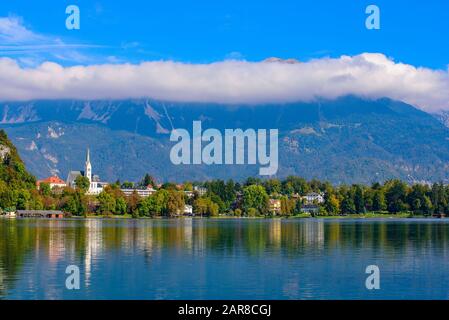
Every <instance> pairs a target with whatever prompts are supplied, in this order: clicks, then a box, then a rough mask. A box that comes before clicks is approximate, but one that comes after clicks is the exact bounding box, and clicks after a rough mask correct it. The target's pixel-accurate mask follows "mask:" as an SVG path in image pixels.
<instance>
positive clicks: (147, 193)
mask: <svg viewBox="0 0 449 320" xmlns="http://www.w3.org/2000/svg"><path fill="white" fill-rule="evenodd" d="M120 190H121V191H122V192H123V193H124V194H125V196H130V195H132V194H133V193H134V191H136V192H137V194H138V195H139V197H142V198H146V197H149V196H151V195H152V194H153V193H155V192H156V190H154V189H153V188H152V187H151V186H148V187H146V188H145V189H120Z"/></svg>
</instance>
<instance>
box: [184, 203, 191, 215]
mask: <svg viewBox="0 0 449 320" xmlns="http://www.w3.org/2000/svg"><path fill="white" fill-rule="evenodd" d="M184 214H186V215H192V214H193V207H192V206H191V205H189V204H186V205H184Z"/></svg>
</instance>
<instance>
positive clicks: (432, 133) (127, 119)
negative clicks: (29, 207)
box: [0, 97, 449, 184]
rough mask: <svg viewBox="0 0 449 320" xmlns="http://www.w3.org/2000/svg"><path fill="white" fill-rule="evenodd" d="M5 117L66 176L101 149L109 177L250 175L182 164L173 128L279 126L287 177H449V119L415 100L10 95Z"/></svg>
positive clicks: (31, 159) (12, 130) (1, 109)
mask: <svg viewBox="0 0 449 320" xmlns="http://www.w3.org/2000/svg"><path fill="white" fill-rule="evenodd" d="M0 117H1V121H0V123H1V124H0V126H1V127H3V128H4V129H5V130H6V131H7V132H8V134H9V135H10V137H11V139H12V140H13V142H14V143H15V144H16V145H17V148H18V149H19V151H20V153H21V155H22V156H23V159H24V161H25V163H26V165H27V167H28V168H29V169H30V171H31V172H32V173H33V174H35V175H36V176H38V177H45V176H48V175H50V174H51V173H55V174H58V175H60V176H61V177H62V178H63V179H65V178H66V175H67V172H68V171H69V170H75V169H81V168H82V166H83V163H84V157H85V150H86V148H87V147H90V149H91V156H92V164H93V171H94V173H97V174H99V175H100V176H101V178H102V179H104V180H107V181H115V180H116V179H121V180H125V179H126V180H138V179H140V178H141V177H142V176H143V175H144V174H145V173H146V172H149V173H151V174H153V175H154V176H155V177H157V178H159V179H160V180H175V181H182V180H185V179H189V180H202V179H206V178H233V179H243V178H246V177H248V176H254V175H257V172H258V167H254V166H241V165H239V166H224V165H222V166H212V167H211V166H206V165H194V166H193V165H191V166H175V165H172V164H171V162H170V160H169V151H170V148H171V146H172V145H173V143H172V142H170V141H169V132H170V130H171V129H172V128H186V129H189V130H190V131H191V128H192V121H193V120H201V121H202V124H203V129H205V128H217V129H219V130H221V131H223V130H224V129H225V128H242V129H246V128H255V129H262V128H267V129H268V128H278V129H279V133H280V138H279V139H280V140H279V165H280V168H279V171H278V176H279V177H285V176H287V175H290V174H295V175H299V176H303V177H305V178H308V179H311V178H318V179H321V180H329V181H331V182H333V183H337V184H339V183H355V182H361V183H371V182H373V181H384V180H386V179H389V178H393V177H396V178H401V179H404V180H406V181H409V182H414V181H440V180H441V181H446V182H447V181H449V170H448V169H449V129H448V128H447V127H446V126H444V125H443V124H442V123H441V122H440V121H438V120H437V119H436V118H435V117H433V116H431V115H429V114H427V113H425V112H422V111H420V110H418V109H416V108H414V107H413V106H410V105H407V104H405V103H402V102H397V101H392V100H389V99H379V100H366V99H361V98H357V97H345V98H341V99H337V100H319V101H315V102H310V103H290V104H283V105H258V106H245V105H240V106H236V105H231V106H230V105H213V104H194V103H169V102H161V101H153V100H145V99H142V100H122V101H69V100H57V101H31V102H14V103H6V102H5V103H0Z"/></svg>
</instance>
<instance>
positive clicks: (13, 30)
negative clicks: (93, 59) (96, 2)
mask: <svg viewBox="0 0 449 320" xmlns="http://www.w3.org/2000/svg"><path fill="white" fill-rule="evenodd" d="M98 47H101V46H98V45H88V44H69V43H65V42H64V41H63V40H61V39H60V38H58V37H55V36H49V35H43V34H40V33H37V32H34V31H32V30H30V29H29V28H28V27H26V26H25V25H24V22H23V19H22V18H20V17H16V16H9V17H0V56H9V57H12V56H13V57H17V59H18V60H19V61H20V62H21V63H23V64H25V65H37V64H38V63H41V62H43V61H46V60H49V59H51V60H61V61H72V62H76V63H86V62H89V61H90V59H89V57H88V56H87V55H84V54H82V53H81V52H79V49H86V48H98Z"/></svg>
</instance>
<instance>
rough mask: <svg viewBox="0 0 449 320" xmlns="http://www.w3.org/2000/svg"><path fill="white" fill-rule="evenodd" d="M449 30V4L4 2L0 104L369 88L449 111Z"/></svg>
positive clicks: (307, 94)
mask: <svg viewBox="0 0 449 320" xmlns="http://www.w3.org/2000/svg"><path fill="white" fill-rule="evenodd" d="M73 4H75V5H77V6H78V7H79V9H80V16H81V29H80V30H68V29H67V28H66V18H67V14H66V7H67V6H68V5H73ZM372 4H374V5H376V6H378V7H379V8H380V26H381V28H380V30H368V29H367V28H366V27H365V20H366V18H367V17H368V15H367V14H366V13H365V11H366V8H367V6H369V5H372ZM448 35H449V1H447V0H426V1H410V0H372V1H365V0H339V1H337V0H308V1H299V0H276V1H273V0H267V1H262V0H259V1H237V0H230V1H212V0H196V1H193V0H192V1H185V0H184V1H173V0H172V1H170V0H168V1H136V0H126V1H112V0H108V1H92V0H90V1H85V0H71V1H61V0H54V1H49V0H42V1H29V0H28V1H25V0H15V1H1V2H0V100H3V101H8V100H31V99H126V98H142V97H150V98H154V99H160V100H166V101H189V102H214V103H245V104H258V103H284V102H292V101H310V100H313V99H316V98H317V97H320V98H329V99H333V98H336V97H340V96H344V95H358V96H362V97H366V98H382V97H389V98H392V99H395V100H400V101H404V102H407V103H410V104H412V105H414V106H417V107H419V108H421V109H423V110H427V111H430V112H439V111H441V110H447V111H449V68H448V66H449V41H448V39H449V37H448ZM270 57H277V58H280V59H284V60H280V61H279V60H273V59H269V60H268V61H265V59H267V58H270ZM288 58H292V59H295V60H289V61H285V59H288ZM298 61H299V62H298Z"/></svg>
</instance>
